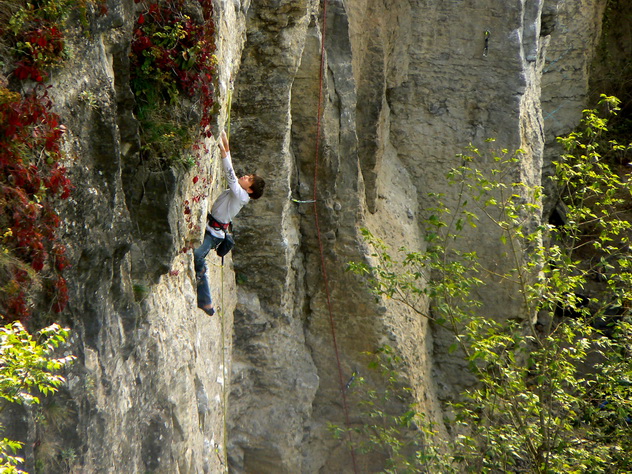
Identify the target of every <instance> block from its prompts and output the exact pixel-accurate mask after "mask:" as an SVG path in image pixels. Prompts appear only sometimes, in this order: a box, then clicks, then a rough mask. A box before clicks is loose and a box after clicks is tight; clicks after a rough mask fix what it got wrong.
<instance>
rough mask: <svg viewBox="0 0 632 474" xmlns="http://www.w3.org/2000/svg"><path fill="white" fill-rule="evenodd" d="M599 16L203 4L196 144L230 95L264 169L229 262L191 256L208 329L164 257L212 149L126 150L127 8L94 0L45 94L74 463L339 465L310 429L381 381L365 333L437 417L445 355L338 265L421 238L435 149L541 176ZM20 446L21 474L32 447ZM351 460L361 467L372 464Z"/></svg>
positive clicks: (492, 7) (541, 6) (594, 2)
mask: <svg viewBox="0 0 632 474" xmlns="http://www.w3.org/2000/svg"><path fill="white" fill-rule="evenodd" d="M604 4H605V0H582V1H575V0H573V1H563V0H515V1H506V0H487V1H485V2H480V1H479V2H474V1H469V0H468V1H461V2H445V1H438V0H413V1H411V0H347V1H344V2H343V1H342V0H328V1H327V18H326V23H325V24H324V25H323V24H322V18H323V16H322V9H321V8H322V6H323V5H322V2H319V1H317V0H257V1H248V0H217V1H216V2H215V3H214V7H215V21H216V29H217V45H218V51H217V56H218V61H219V66H218V71H219V80H218V87H217V101H218V102H219V103H220V105H221V109H220V113H219V115H218V116H217V121H216V125H215V126H216V132H217V131H218V130H219V129H221V127H222V126H224V125H225V124H226V120H227V111H228V101H229V97H230V96H231V94H229V91H232V109H231V149H232V152H233V156H234V164H235V167H236V168H237V169H243V170H244V171H245V170H251V171H253V172H256V173H258V174H261V175H263V176H265V179H266V181H267V188H266V193H265V196H264V198H262V199H261V200H259V201H256V202H253V203H251V204H249V205H248V206H247V207H246V208H245V209H244V210H243V211H242V212H241V214H240V215H239V216H238V218H237V219H236V221H235V223H234V224H235V226H234V227H235V236H236V240H237V247H236V248H235V250H234V252H233V255H232V257H231V258H229V259H228V261H227V265H226V266H225V267H224V268H223V269H221V268H220V267H219V261H218V259H217V258H216V257H215V258H214V257H213V256H209V264H211V265H210V267H211V273H212V276H211V281H212V282H213V283H212V286H213V291H214V298H215V300H216V302H218V304H219V305H220V306H221V313H222V317H215V318H208V317H207V316H206V315H205V314H204V313H202V312H201V311H199V310H197V309H196V304H195V281H194V273H193V268H192V266H193V265H192V256H191V254H190V252H188V253H182V252H181V249H182V248H183V247H185V246H186V245H187V244H188V243H193V244H198V243H199V242H200V238H201V232H200V231H199V230H196V227H195V226H193V227H192V228H189V226H188V222H187V220H186V219H185V216H184V213H183V209H184V201H185V200H188V199H190V198H191V196H192V195H193V194H195V193H196V192H198V190H196V188H195V187H194V184H193V181H192V178H193V176H194V174H196V173H206V174H208V175H209V176H212V177H213V178H214V179H213V182H212V185H211V186H210V187H209V188H208V189H206V190H205V192H207V193H208V194H209V196H208V199H203V200H202V201H200V202H199V203H197V204H196V206H194V207H193V214H192V215H193V222H194V223H195V224H197V225H202V224H203V216H204V215H205V212H206V208H207V206H208V204H209V203H210V202H211V201H212V198H213V197H214V196H215V195H216V194H217V192H218V191H219V190H221V182H220V181H221V180H220V179H219V177H220V170H219V166H218V160H217V153H216V151H215V148H216V147H215V144H214V142H213V140H210V141H209V144H208V145H209V148H210V150H212V151H211V152H210V153H208V154H207V155H204V156H203V159H202V162H201V166H202V169H201V170H185V169H176V168H172V169H169V170H166V171H164V170H163V171H157V170H155V169H151V168H148V167H146V166H144V165H143V163H142V162H140V161H139V158H138V148H139V138H138V124H137V122H136V119H135V117H134V116H133V113H132V110H133V100H134V98H133V95H132V94H131V91H130V88H129V60H128V53H129V47H130V39H131V28H132V24H133V21H134V3H133V2H132V1H124V2H111V4H110V8H109V13H108V14H107V15H106V16H105V17H104V18H102V19H100V20H99V21H98V22H97V23H96V24H95V25H93V30H94V31H93V34H92V35H91V36H90V38H88V39H86V38H76V49H75V52H74V56H73V59H72V62H71V64H69V65H68V67H67V68H66V69H64V70H63V71H61V72H59V73H57V75H56V76H55V77H54V88H53V91H54V94H55V98H56V100H57V102H56V103H57V104H58V110H59V113H60V114H61V115H62V117H64V119H65V120H66V121H67V126H68V129H69V139H68V143H67V146H68V149H69V151H70V152H71V153H72V154H74V155H76V156H77V159H76V161H73V162H71V163H68V167H69V169H70V172H71V176H72V178H73V180H74V182H75V183H78V186H77V189H76V191H75V194H74V196H73V201H72V202H71V203H70V204H69V205H68V206H67V208H66V209H65V210H64V216H65V221H64V232H65V240H66V242H67V245H68V247H69V256H70V258H71V260H72V263H73V270H72V274H71V276H70V282H71V289H72V294H71V304H70V306H69V310H68V317H69V319H70V321H71V322H72V326H73V327H74V329H75V335H74V338H73V345H72V350H73V351H74V352H75V354H77V355H78V357H79V362H78V363H77V364H76V366H75V367H74V369H73V370H72V373H71V374H70V375H69V384H68V389H67V390H66V391H65V392H64V394H63V399H64V400H65V401H66V402H67V404H68V406H70V407H71V408H72V409H71V410H70V411H69V416H68V423H66V424H65V425H64V426H63V427H62V430H61V431H63V433H64V435H63V437H62V438H63V445H64V446H65V447H72V448H73V449H74V450H75V452H76V453H77V455H78V456H77V459H76V462H75V464H74V466H73V468H74V469H76V471H77V472H165V473H167V472H168V473H173V472H181V473H193V472H209V473H210V472H213V473H214V472H222V471H223V470H225V469H226V468H227V466H226V465H225V463H226V454H227V455H228V458H229V461H230V464H231V466H232V472H250V473H254V472H257V473H264V472H271V473H272V472H285V473H297V472H304V473H316V472H351V470H352V467H351V466H352V464H351V458H350V453H349V450H348V449H347V447H346V446H345V444H344V443H343V442H341V441H339V440H335V439H334V438H333V437H332V436H331V434H330V433H329V431H328V425H329V424H330V423H332V424H337V425H343V424H344V423H345V412H344V411H345V410H344V407H343V405H344V402H345V401H346V405H347V407H348V417H349V422H350V424H351V425H355V424H358V423H361V422H362V415H361V413H360V410H359V408H358V405H357V402H358V400H359V398H358V397H359V396H360V394H358V393H355V392H354V391H353V390H350V391H347V392H345V398H344V399H343V397H342V394H341V390H340V385H341V383H342V384H344V383H346V382H347V380H349V379H350V378H351V376H352V374H353V373H354V372H356V371H359V372H360V373H362V375H364V376H365V377H367V379H368V384H369V386H372V385H373V386H375V385H379V384H380V383H381V381H380V380H379V379H378V378H376V379H373V377H372V376H371V374H370V373H368V372H367V371H366V366H367V363H368V359H367V357H366V356H365V355H363V352H364V351H373V350H375V349H376V348H378V347H380V346H381V345H384V344H389V345H390V346H392V347H394V348H395V349H396V350H397V351H398V352H399V353H400V354H401V355H402V356H403V359H404V362H405V367H406V375H407V378H408V380H409V382H410V384H411V386H412V388H413V389H414V390H413V397H414V398H415V399H416V400H417V402H418V403H419V406H420V409H421V410H422V411H424V412H426V413H427V415H428V417H429V418H430V419H432V420H435V421H441V419H442V417H441V401H442V400H443V399H445V398H447V397H450V396H451V395H452V394H453V393H454V392H455V390H456V389H457V388H458V387H459V386H461V385H462V384H463V383H466V381H464V380H462V378H461V377H462V376H461V375H459V374H460V373H461V372H460V371H459V370H458V361H457V360H456V359H455V358H453V357H452V356H450V355H449V354H448V351H447V346H448V345H449V343H448V342H447V339H446V336H445V335H443V334H442V333H441V332H440V331H436V330H434V329H433V328H431V327H430V326H429V325H428V322H427V321H426V320H423V319H420V318H419V317H418V316H414V315H413V314H412V313H410V312H409V311H407V310H406V309H405V308H402V307H398V306H397V305H395V304H394V303H392V302H389V301H376V300H375V298H374V297H373V296H372V295H371V294H370V293H369V291H368V289H367V288H366V286H365V284H364V282H362V281H361V280H360V279H358V278H357V277H355V276H354V275H353V274H351V273H348V272H346V270H345V267H346V264H347V262H350V261H365V260H367V259H369V258H370V256H369V253H370V252H369V250H368V249H367V248H366V245H365V244H364V241H363V238H362V236H361V233H360V228H361V227H367V228H369V229H370V230H371V231H372V232H373V233H374V234H375V235H377V236H379V237H381V238H383V239H384V240H385V241H387V242H388V243H390V244H393V245H396V246H399V245H405V246H407V247H409V248H413V249H415V248H418V249H421V248H422V247H423V239H422V238H421V236H422V235H423V232H424V229H423V227H422V223H421V219H422V217H423V216H424V215H425V214H424V212H425V209H426V208H427V207H428V206H429V205H431V204H432V203H431V202H430V201H429V200H428V198H427V193H429V192H442V193H446V194H447V196H448V199H449V198H450V193H451V192H452V190H451V189H450V188H449V187H448V186H447V184H446V182H445V179H444V176H445V173H446V171H447V170H448V169H449V168H451V167H453V166H455V165H458V162H457V161H456V158H455V155H456V154H457V153H459V152H462V151H463V149H464V147H465V146H466V145H467V144H468V143H473V144H475V145H477V146H479V145H481V144H482V143H483V142H484V140H485V139H486V138H489V137H494V138H496V139H497V143H498V144H499V146H501V147H503V148H509V149H515V148H522V149H523V150H525V154H524V156H523V159H522V160H521V161H520V162H519V163H518V164H517V167H516V170H515V173H516V174H517V175H519V176H520V177H522V179H523V180H525V181H526V182H528V183H530V184H534V185H535V184H539V183H540V182H541V177H542V173H543V172H544V171H545V168H546V167H545V163H546V162H548V160H549V159H550V155H549V154H548V153H549V152H548V148H547V147H548V146H549V145H550V144H551V143H552V137H554V136H555V135H556V134H560V133H563V132H564V131H567V130H569V129H571V128H572V127H573V126H574V125H575V124H576V123H577V121H578V118H579V114H580V111H581V109H582V108H583V107H584V105H585V101H586V97H587V87H588V79H589V70H588V65H589V63H590V61H591V59H592V56H593V54H594V51H595V45H596V42H597V38H598V36H599V33H600V24H601V23H600V22H601V16H602V14H603V8H604ZM323 37H324V38H325V66H326V67H325V74H324V77H323V81H322V84H323V88H322V94H323V115H322V117H323V118H322V124H321V131H320V136H321V142H320V144H319V153H318V167H317V168H316V161H317V160H316V156H317V155H316V137H317V110H318V97H319V92H320V83H319V66H320V54H321V42H322V40H323ZM83 91H89V92H90V93H91V94H93V96H94V98H95V101H96V102H93V103H92V105H93V106H89V104H87V103H86V102H85V101H82V100H80V94H81V93H82V92H83ZM314 177H316V179H314ZM315 189H316V191H317V192H316V203H315V204H312V203H297V202H295V201H292V199H295V200H298V201H309V200H312V199H313V196H314V191H315ZM316 218H317V219H316ZM539 218H540V216H536V220H537V219H539ZM479 232H480V234H478V235H477V236H475V235H472V236H470V239H471V243H472V244H473V245H474V246H475V249H476V250H477V252H478V254H479V255H480V256H481V257H482V258H483V259H484V260H485V262H486V263H487V264H488V266H492V265H497V266H498V268H502V267H503V266H506V265H508V262H506V261H504V259H503V257H502V256H501V255H499V254H498V252H497V249H496V247H497V245H496V242H497V239H495V238H494V236H493V234H492V230H491V226H489V227H486V226H485V225H484V224H483V225H482V226H481V227H479ZM481 235H484V236H486V238H481ZM321 245H322V248H323V252H322V254H321V252H320V246H321ZM323 269H324V272H323ZM325 277H326V280H325ZM325 281H326V282H327V285H325ZM483 298H484V301H485V302H486V304H487V307H488V308H489V312H490V315H493V316H511V315H512V314H513V313H515V311H516V308H517V307H518V306H517V305H518V304H519V303H518V301H517V299H516V298H515V295H514V292H513V291H512V289H511V288H496V287H495V286H494V285H493V282H490V289H489V290H487V291H486V292H485V293H484V294H483ZM501 308H502V311H503V312H502V313H500V311H501ZM334 337H335V341H334ZM25 417H26V419H28V414H27V415H25ZM225 428H226V429H227V431H225ZM40 435H41V433H40ZM48 435H49V436H53V435H54V433H53V432H52V431H51V432H49V433H48ZM30 436H31V439H32V440H34V439H35V434H31V435H30ZM27 454H28V456H29V459H30V460H31V462H32V460H33V456H34V455H35V454H37V453H35V452H33V451H32V448H31V451H30V452H29V453H27ZM356 461H357V464H358V470H359V471H360V472H369V471H370V470H373V469H376V468H379V466H380V463H381V460H380V459H379V456H375V455H372V456H358V457H357V460H356Z"/></svg>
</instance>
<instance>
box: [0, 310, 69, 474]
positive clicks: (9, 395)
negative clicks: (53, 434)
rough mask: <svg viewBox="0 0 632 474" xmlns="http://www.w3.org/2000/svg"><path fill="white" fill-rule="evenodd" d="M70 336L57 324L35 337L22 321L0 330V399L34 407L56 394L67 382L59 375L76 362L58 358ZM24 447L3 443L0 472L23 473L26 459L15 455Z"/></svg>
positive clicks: (41, 331)
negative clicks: (22, 467) (48, 396)
mask: <svg viewBox="0 0 632 474" xmlns="http://www.w3.org/2000/svg"><path fill="white" fill-rule="evenodd" d="M67 337H68V330H67V329H64V328H61V327H60V326H59V325H57V324H53V325H51V326H49V327H46V328H44V329H42V330H40V331H38V333H37V334H36V336H35V337H34V336H33V335H31V334H30V333H29V332H28V331H27V330H26V329H25V328H24V327H23V326H22V323H20V322H19V321H15V322H13V323H12V324H8V325H6V326H3V327H0V398H2V399H4V400H6V401H7V402H10V403H17V404H24V405H31V404H37V403H39V402H40V399H39V394H42V395H48V394H51V393H54V392H56V391H57V389H58V388H59V386H60V385H61V384H62V383H64V377H62V376H61V375H59V372H60V371H61V370H62V369H63V368H64V367H65V366H67V365H68V364H69V363H71V362H72V360H74V359H75V357H74V356H65V357H61V358H57V357H55V355H54V354H55V351H56V350H57V348H58V347H59V346H60V345H61V344H63V343H64V342H65V341H66V339H67ZM4 406H6V405H4ZM21 447H22V443H20V442H17V441H12V440H9V439H6V438H4V439H3V440H1V441H0V472H3V473H5V472H6V473H20V472H23V471H21V470H19V469H18V468H17V467H16V466H17V465H19V464H20V463H21V462H23V459H22V458H20V457H18V456H16V455H15V453H16V452H17V451H18V450H19V449H20V448H21Z"/></svg>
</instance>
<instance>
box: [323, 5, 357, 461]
mask: <svg viewBox="0 0 632 474" xmlns="http://www.w3.org/2000/svg"><path fill="white" fill-rule="evenodd" d="M326 30H327V0H323V26H322V39H321V45H320V71H319V79H318V112H317V121H316V151H315V158H314V185H313V190H314V196H313V198H312V202H313V207H314V224H315V226H316V235H317V236H318V249H319V252H320V267H321V272H322V275H323V284H324V286H325V295H326V297H327V310H328V313H329V327H330V329H331V338H332V344H333V347H334V352H335V354H336V365H337V368H338V382H339V384H340V395H341V397H342V407H343V411H344V416H345V425H346V428H347V430H346V431H347V436H348V437H349V450H350V454H351V460H352V462H353V472H354V473H356V474H357V472H358V467H357V465H356V457H355V450H354V447H353V440H352V438H351V431H350V429H349V428H350V421H349V406H348V404H347V395H346V391H345V381H344V377H343V375H342V365H341V363H340V351H339V349H338V341H337V338H336V324H335V321H334V316H333V310H332V306H331V297H330V292H329V279H328V277H327V266H326V265H325V252H324V246H323V239H322V235H321V231H320V222H319V217H318V202H317V201H318V199H317V197H318V164H319V159H318V155H319V151H320V150H319V148H320V136H321V116H322V107H323V81H324V70H325V38H326Z"/></svg>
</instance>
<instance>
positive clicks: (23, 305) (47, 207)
mask: <svg viewBox="0 0 632 474" xmlns="http://www.w3.org/2000/svg"><path fill="white" fill-rule="evenodd" d="M51 106H52V103H51V101H50V98H49V97H48V93H47V90H46V89H43V88H41V87H40V88H36V90H34V91H33V92H32V93H30V94H28V95H26V96H23V97H19V98H17V99H15V100H10V101H6V102H0V203H2V206H1V207H0V237H1V240H0V243H1V244H2V246H1V247H0V248H3V249H5V250H6V251H8V252H9V253H10V254H11V256H12V257H14V258H16V259H17V260H18V261H19V262H20V263H19V264H11V265H8V266H7V267H5V268H4V269H3V270H4V271H5V272H6V273H8V274H9V276H10V279H9V282H8V283H7V284H6V285H4V286H2V287H1V288H0V290H1V291H0V311H2V312H3V313H4V315H5V316H6V317H8V318H9V319H12V320H13V319H24V318H26V317H28V315H29V309H28V295H29V292H30V290H31V289H32V287H33V286H34V283H35V277H34V276H33V273H32V272H34V273H35V274H39V278H43V279H44V281H45V282H51V283H50V284H44V288H45V289H46V291H47V293H48V294H49V297H50V298H51V300H52V309H53V310H54V311H61V310H63V308H64V307H65V305H66V303H67V301H68V288H67V285H66V281H65V280H64V279H63V277H62V276H61V273H62V272H63V270H64V269H65V268H67V267H68V260H67V258H66V256H65V248H64V246H63V245H62V244H61V243H60V242H59V241H58V240H57V229H58V227H59V224H60V218H59V215H58V214H57V212H56V210H55V204H56V201H57V200H58V199H66V198H68V197H69V196H70V193H71V190H72V184H71V182H70V180H69V178H68V176H67V175H66V169H65V168H64V167H63V166H62V165H60V163H59V159H60V157H61V150H60V145H61V138H62V135H63V133H64V130H65V129H64V127H63V126H62V125H60V120H59V116H58V115H57V114H55V113H53V112H52V111H51ZM28 267H30V268H31V269H32V272H29V271H26V270H25V269H26V268H28Z"/></svg>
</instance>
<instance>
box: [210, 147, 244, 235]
mask: <svg viewBox="0 0 632 474" xmlns="http://www.w3.org/2000/svg"><path fill="white" fill-rule="evenodd" d="M222 165H223V166H224V176H225V177H226V181H227V182H228V189H226V190H225V191H223V192H222V194H220V195H219V197H218V198H217V199H216V200H215V202H214V203H213V207H212V208H211V215H212V216H213V218H215V220H217V221H218V222H221V223H224V224H228V223H229V222H230V221H232V220H233V217H235V216H236V215H237V213H238V212H239V211H240V210H241V208H242V207H244V206H245V205H246V204H248V201H250V196H249V195H248V192H247V191H246V190H245V189H244V188H242V187H241V185H240V184H239V181H238V180H237V176H236V175H235V170H233V163H232V160H231V157H230V152H229V153H226V157H225V158H222ZM206 230H208V231H209V232H210V233H211V234H212V235H214V236H215V237H219V238H220V239H223V238H224V236H225V235H224V231H223V230H217V229H213V228H212V227H211V226H210V225H209V224H208V223H207V224H206Z"/></svg>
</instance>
